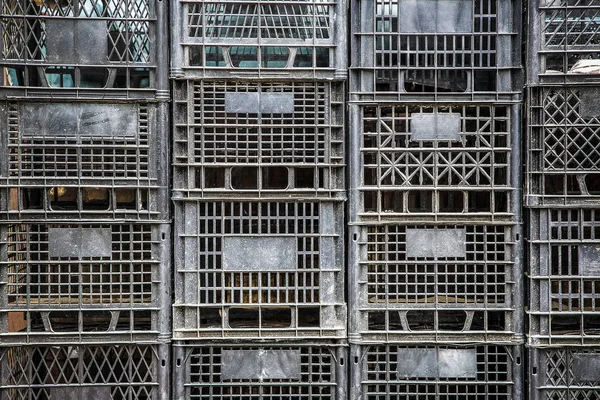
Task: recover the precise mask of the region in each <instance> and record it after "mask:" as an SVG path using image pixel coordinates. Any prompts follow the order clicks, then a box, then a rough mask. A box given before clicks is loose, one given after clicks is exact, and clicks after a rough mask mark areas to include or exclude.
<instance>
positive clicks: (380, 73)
mask: <svg viewBox="0 0 600 400" xmlns="http://www.w3.org/2000/svg"><path fill="white" fill-rule="evenodd" d="M520 4H521V2H520V1H517V0H509V1H504V0H444V1H440V0H368V1H362V0H361V1H359V0H354V1H352V2H351V8H352V10H357V12H356V13H354V15H353V17H352V22H351V31H352V34H353V36H352V43H351V75H350V81H351V88H350V91H351V98H352V99H353V100H363V101H369V100H371V101H372V100H376V101H386V100H390V101H394V100H395V101H398V100H407V99H414V100H417V101H423V100H438V99H441V98H446V99H449V98H452V99H457V100H458V99H471V100H472V99H474V98H477V99H481V100H488V101H506V100H511V99H518V98H519V97H520V96H519V95H520V92H521V86H522V85H521V83H520V81H521V80H522V78H521V72H520V68H521V62H520V27H521V18H522V17H521V5H520Z"/></svg>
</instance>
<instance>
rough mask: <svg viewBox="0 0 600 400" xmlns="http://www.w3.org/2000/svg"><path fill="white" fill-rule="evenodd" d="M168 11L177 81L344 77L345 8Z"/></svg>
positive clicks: (185, 7) (183, 6) (301, 1)
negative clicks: (182, 79) (182, 78)
mask: <svg viewBox="0 0 600 400" xmlns="http://www.w3.org/2000/svg"><path fill="white" fill-rule="evenodd" d="M171 7H172V25H173V27H174V35H173V37H172V41H173V45H172V59H171V73H172V74H173V75H175V76H185V77H209V78H210V77H221V78H235V77H239V76H248V77H270V78H272V77H277V76H279V77H281V76H282V75H283V76H288V77H290V78H333V77H337V78H342V79H343V78H345V76H346V72H345V69H346V60H347V55H346V41H344V40H339V39H340V38H342V37H343V36H344V35H345V34H346V31H345V27H346V17H347V8H346V6H345V4H344V3H340V2H338V1H335V0H312V1H305V0H291V1H285V2H272V1H256V0H253V1H247V2H239V1H229V0H228V1H221V2H215V1H202V0H200V1H198V0H196V1H190V0H176V1H173V3H172V4H171ZM336 38H337V39H338V40H336Z"/></svg>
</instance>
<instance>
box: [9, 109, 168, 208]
mask: <svg viewBox="0 0 600 400" xmlns="http://www.w3.org/2000/svg"><path fill="white" fill-rule="evenodd" d="M167 113H168V108H167V106H166V105H156V104H152V103H145V102H127V103H114V102H110V103H107V102H89V103H80V102H44V103H42V102H27V101H19V100H11V101H7V102H4V103H1V113H0V115H1V118H2V120H1V121H0V124H1V125H0V126H1V128H2V129H1V130H0V151H2V152H4V154H6V157H2V159H1V160H0V186H3V187H2V188H0V212H1V213H2V214H4V215H5V217H6V219H26V218H47V219H53V218H70V219H86V218H122V219H125V218H133V219H146V220H157V219H166V218H167V217H168V208H169V207H168V198H169V193H168V190H167V186H168V165H169V164H168V163H169V152H168V138H167V136H166V135H165V134H164V132H162V130H164V129H167V126H168V124H167V118H168V115H167Z"/></svg>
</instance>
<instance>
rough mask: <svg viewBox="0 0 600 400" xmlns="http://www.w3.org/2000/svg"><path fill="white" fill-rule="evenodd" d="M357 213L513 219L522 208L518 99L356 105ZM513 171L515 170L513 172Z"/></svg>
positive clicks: (353, 116) (377, 217) (353, 117)
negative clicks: (479, 102) (519, 196)
mask: <svg viewBox="0 0 600 400" xmlns="http://www.w3.org/2000/svg"><path fill="white" fill-rule="evenodd" d="M351 113H352V114H351V121H353V123H351V124H350V126H351V129H352V135H353V136H354V139H353V141H352V146H351V152H352V153H353V154H354V155H355V156H356V155H357V154H358V155H359V156H360V158H359V159H358V160H357V161H359V162H357V163H351V169H352V170H351V174H350V175H351V176H350V179H351V180H352V181H354V183H353V185H352V186H353V187H356V188H358V189H357V191H356V192H354V199H353V200H352V202H353V204H354V206H353V208H354V209H356V211H357V215H353V216H351V218H352V219H355V220H361V221H374V220H383V219H390V218H397V219H398V218H405V217H406V216H410V217H411V218H414V219H415V220H443V219H446V220H459V219H465V218H469V220H473V218H476V219H480V220H504V221H510V220H512V219H513V215H514V213H515V212H517V210H518V205H517V204H515V201H516V198H515V195H514V188H515V187H518V186H519V182H520V180H519V179H520V177H519V174H515V171H518V166H519V164H518V163H519V159H520V157H519V150H518V149H517V148H516V146H515V143H516V142H515V140H517V141H518V139H516V138H518V129H519V128H518V125H517V124H516V123H515V122H516V121H517V120H516V118H517V116H518V107H513V106H508V105H493V106H492V105H466V104H462V105H461V104H438V105H410V104H390V105H364V106H357V107H353V108H351ZM515 175H516V176H515Z"/></svg>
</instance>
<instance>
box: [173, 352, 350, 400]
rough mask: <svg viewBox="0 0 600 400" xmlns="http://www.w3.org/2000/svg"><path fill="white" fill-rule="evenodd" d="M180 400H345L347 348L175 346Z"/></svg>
mask: <svg viewBox="0 0 600 400" xmlns="http://www.w3.org/2000/svg"><path fill="white" fill-rule="evenodd" d="M173 359H174V361H175V363H176V366H175V367H174V378H173V381H174V385H173V387H174V393H173V398H176V399H189V400H191V399H206V400H208V399H211V400H213V399H214V400H216V399H234V398H236V399H237V398H243V399H302V400H344V399H346V398H347V388H346V382H347V372H346V369H347V366H346V364H347V362H346V360H347V349H346V348H345V347H342V346H339V345H338V346H332V345H312V344H299V345H296V344H286V345H269V344H245V345H239V344H238V345H226V346H214V345H213V346H203V347H183V346H178V345H175V346H174V347H173Z"/></svg>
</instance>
